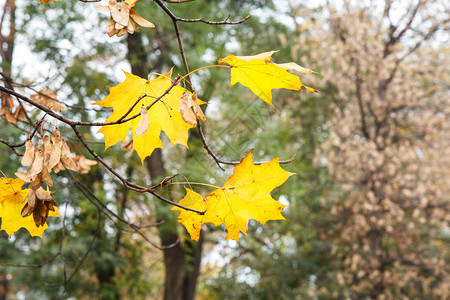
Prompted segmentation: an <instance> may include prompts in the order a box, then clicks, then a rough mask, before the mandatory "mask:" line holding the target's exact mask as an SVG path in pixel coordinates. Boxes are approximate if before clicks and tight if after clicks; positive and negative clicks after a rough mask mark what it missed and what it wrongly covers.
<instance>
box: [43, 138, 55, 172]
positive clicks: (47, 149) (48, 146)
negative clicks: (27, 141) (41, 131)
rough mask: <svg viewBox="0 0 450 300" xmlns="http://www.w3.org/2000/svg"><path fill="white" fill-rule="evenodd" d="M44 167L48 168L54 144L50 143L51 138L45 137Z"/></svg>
mask: <svg viewBox="0 0 450 300" xmlns="http://www.w3.org/2000/svg"><path fill="white" fill-rule="evenodd" d="M43 141H44V166H46V165H47V164H48V162H49V160H50V155H51V153H52V148H53V145H52V142H51V141H50V136H48V135H44V138H43Z"/></svg>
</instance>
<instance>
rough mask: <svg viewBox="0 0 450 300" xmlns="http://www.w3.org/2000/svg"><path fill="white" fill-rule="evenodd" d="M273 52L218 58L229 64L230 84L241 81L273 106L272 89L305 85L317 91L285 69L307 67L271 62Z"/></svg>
mask: <svg viewBox="0 0 450 300" xmlns="http://www.w3.org/2000/svg"><path fill="white" fill-rule="evenodd" d="M275 52H277V51H269V52H264V53H260V54H257V55H252V56H234V55H232V54H230V55H228V56H227V57H225V58H224V59H219V63H226V64H228V65H230V66H231V84H230V85H231V86H233V85H235V84H236V83H238V82H239V83H241V84H242V85H243V86H246V87H248V88H249V89H250V90H251V91H252V92H253V93H255V94H256V95H257V96H258V97H260V98H261V99H262V100H264V101H265V102H267V103H268V104H269V105H270V106H273V105H272V90H273V89H281V88H284V89H289V90H295V91H300V90H301V89H302V87H305V88H306V89H308V90H310V91H312V92H317V91H316V90H315V89H313V88H310V87H307V86H305V85H303V83H302V82H301V81H300V78H299V77H298V76H295V75H293V74H291V73H289V72H288V71H287V70H297V71H303V72H306V70H308V69H305V68H303V67H300V66H299V65H297V64H295V63H288V64H280V65H277V64H275V63H273V62H272V54H273V53H275ZM311 72H312V71H311ZM311 72H310V73H311Z"/></svg>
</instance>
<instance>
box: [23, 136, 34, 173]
mask: <svg viewBox="0 0 450 300" xmlns="http://www.w3.org/2000/svg"><path fill="white" fill-rule="evenodd" d="M25 149H26V150H25V154H24V156H23V158H22V161H21V164H22V166H24V167H25V166H31V164H32V163H33V160H34V146H33V142H32V141H27V142H26V143H25Z"/></svg>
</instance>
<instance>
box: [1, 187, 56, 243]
mask: <svg viewBox="0 0 450 300" xmlns="http://www.w3.org/2000/svg"><path fill="white" fill-rule="evenodd" d="M23 184H24V181H23V180H22V179H20V178H16V179H12V178H0V218H1V219H2V226H1V228H0V230H5V231H6V233H7V234H8V235H9V236H12V235H13V234H14V233H15V232H16V231H17V230H19V229H20V228H22V227H23V228H25V229H26V230H28V232H29V233H30V234H31V236H39V237H41V238H42V234H43V232H44V230H46V229H47V228H48V225H47V223H44V224H43V225H42V226H39V227H38V226H36V224H35V221H34V218H33V216H31V215H30V216H28V217H25V218H24V217H22V215H21V211H22V209H23V207H24V206H25V205H26V204H27V203H24V201H23V200H24V199H25V198H26V197H27V195H28V189H24V190H22V189H21V188H22V185H23ZM48 215H49V216H51V217H59V216H60V215H59V214H58V211H57V208H56V211H54V212H53V211H51V212H50V213H49V214H48Z"/></svg>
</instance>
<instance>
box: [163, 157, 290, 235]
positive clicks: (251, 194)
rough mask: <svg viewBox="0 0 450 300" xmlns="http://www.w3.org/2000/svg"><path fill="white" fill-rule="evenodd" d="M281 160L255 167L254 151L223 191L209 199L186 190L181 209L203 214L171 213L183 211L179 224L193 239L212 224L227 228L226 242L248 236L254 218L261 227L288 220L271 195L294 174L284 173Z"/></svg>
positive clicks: (217, 192)
mask: <svg viewBox="0 0 450 300" xmlns="http://www.w3.org/2000/svg"><path fill="white" fill-rule="evenodd" d="M278 162H279V158H275V159H273V160H272V161H270V162H268V163H263V164H261V165H255V164H254V163H253V151H250V152H249V153H248V154H247V156H246V157H244V158H243V159H242V160H241V162H240V163H239V164H238V165H237V166H236V167H235V168H234V172H233V175H231V176H230V177H229V178H228V179H227V181H226V182H225V184H224V185H223V187H222V188H220V189H217V190H215V191H213V192H211V193H209V194H208V195H206V196H202V195H200V194H198V193H196V192H194V191H192V190H191V189H186V191H187V194H186V196H185V197H184V198H183V199H182V200H181V201H180V202H179V203H178V204H180V205H182V206H185V207H188V208H192V209H195V210H199V211H205V210H206V212H205V214H204V215H199V214H197V213H195V212H192V211H188V210H185V209H182V208H179V207H173V208H171V210H173V211H180V212H181V213H180V215H179V217H178V222H180V223H182V224H183V225H184V226H185V227H186V229H187V231H188V232H189V234H190V235H191V238H192V239H193V240H196V241H198V238H199V236H200V230H201V226H202V224H204V223H213V224H214V225H215V226H218V225H220V224H224V225H225V228H226V229H227V232H228V234H227V236H226V238H227V239H233V240H237V241H238V240H239V232H240V231H242V232H243V233H244V234H245V235H247V221H248V220H250V219H254V220H256V221H258V222H260V223H261V224H263V225H264V224H265V223H266V221H268V220H285V218H284V217H283V216H282V214H281V211H282V210H283V208H284V207H285V206H284V205H282V204H280V203H279V202H277V201H275V200H274V199H273V198H272V197H271V195H270V192H271V191H272V190H273V189H274V188H276V187H278V186H280V185H281V184H283V183H284V182H285V181H286V180H287V179H288V178H289V176H291V175H294V173H290V172H287V171H285V170H283V169H282V168H281V167H280V165H279V163H278Z"/></svg>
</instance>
